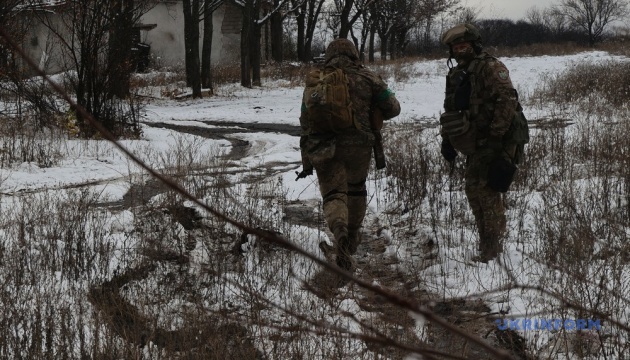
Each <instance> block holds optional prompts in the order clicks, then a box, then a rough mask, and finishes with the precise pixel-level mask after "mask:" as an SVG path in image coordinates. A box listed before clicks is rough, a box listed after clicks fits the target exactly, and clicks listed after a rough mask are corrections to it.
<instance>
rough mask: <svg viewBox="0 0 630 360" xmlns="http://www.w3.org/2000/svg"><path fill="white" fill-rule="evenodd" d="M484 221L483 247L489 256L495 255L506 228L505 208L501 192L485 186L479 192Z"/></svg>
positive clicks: (499, 247) (499, 249)
mask: <svg viewBox="0 0 630 360" xmlns="http://www.w3.org/2000/svg"><path fill="white" fill-rule="evenodd" d="M480 200H481V207H482V211H483V214H484V215H483V221H484V224H483V226H484V232H485V239H483V240H484V248H485V251H486V252H487V253H488V255H489V256H491V257H495V256H496V255H498V254H499V253H500V252H502V251H503V249H502V244H501V243H502V241H503V237H504V235H505V230H506V222H507V221H506V218H505V208H504V206H503V199H502V195H501V193H498V192H496V191H492V190H490V189H489V188H488V187H485V188H483V189H482V190H481V194H480Z"/></svg>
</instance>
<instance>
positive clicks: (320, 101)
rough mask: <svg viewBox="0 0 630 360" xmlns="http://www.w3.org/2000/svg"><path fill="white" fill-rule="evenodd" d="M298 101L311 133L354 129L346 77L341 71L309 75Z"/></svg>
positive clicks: (321, 70) (331, 70) (332, 69)
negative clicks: (303, 109) (301, 97)
mask: <svg viewBox="0 0 630 360" xmlns="http://www.w3.org/2000/svg"><path fill="white" fill-rule="evenodd" d="M302 101H303V103H304V105H305V106H306V114H307V117H308V124H309V127H310V129H311V133H318V134H321V133H337V132H340V131H342V130H344V129H348V128H350V127H352V126H353V125H354V118H353V114H352V102H351V100H350V90H349V88H348V77H347V76H346V74H345V73H344V72H343V70H342V69H338V68H332V67H326V68H323V69H317V70H313V71H311V72H309V74H308V75H307V77H306V88H305V90H304V98H303V100H302Z"/></svg>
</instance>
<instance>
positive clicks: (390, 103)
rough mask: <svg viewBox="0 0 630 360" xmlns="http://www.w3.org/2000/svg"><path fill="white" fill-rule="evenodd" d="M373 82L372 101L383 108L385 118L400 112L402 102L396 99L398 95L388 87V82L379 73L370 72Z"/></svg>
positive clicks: (387, 118)
mask: <svg viewBox="0 0 630 360" xmlns="http://www.w3.org/2000/svg"><path fill="white" fill-rule="evenodd" d="M370 79H371V82H372V89H371V90H372V95H373V96H372V103H373V105H374V106H377V107H378V108H379V109H381V112H382V113H383V119H384V120H389V119H391V118H393V117H396V116H398V115H399V114H400V103H399V102H398V99H396V95H395V94H394V92H393V91H391V89H389V88H388V87H387V84H385V82H384V81H383V79H381V77H380V76H379V75H377V74H374V73H372V74H370Z"/></svg>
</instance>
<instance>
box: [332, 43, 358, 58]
mask: <svg viewBox="0 0 630 360" xmlns="http://www.w3.org/2000/svg"><path fill="white" fill-rule="evenodd" d="M340 55H345V56H347V57H349V58H350V59H352V60H358V59H359V51H357V47H356V46H354V43H353V42H352V41H350V40H348V39H342V38H340V39H335V40H333V41H331V42H330V44H328V47H327V48H326V61H329V60H330V59H332V58H334V57H337V56H340Z"/></svg>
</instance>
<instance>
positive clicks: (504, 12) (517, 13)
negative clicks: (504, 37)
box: [462, 0, 555, 20]
mask: <svg viewBox="0 0 630 360" xmlns="http://www.w3.org/2000/svg"><path fill="white" fill-rule="evenodd" d="M462 3H463V4H466V5H467V6H469V7H474V8H476V9H479V10H481V12H480V14H479V17H480V18H493V19H496V18H509V19H512V20H521V19H524V18H525V13H526V12H527V10H529V9H530V8H532V7H534V6H535V7H537V8H538V9H541V10H542V9H545V8H547V7H549V6H551V4H552V3H555V2H554V1H549V0H527V1H522V0H518V1H515V0H465V1H464V2H462Z"/></svg>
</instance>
